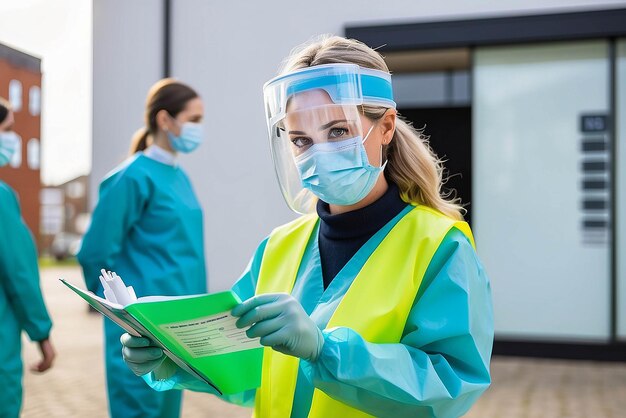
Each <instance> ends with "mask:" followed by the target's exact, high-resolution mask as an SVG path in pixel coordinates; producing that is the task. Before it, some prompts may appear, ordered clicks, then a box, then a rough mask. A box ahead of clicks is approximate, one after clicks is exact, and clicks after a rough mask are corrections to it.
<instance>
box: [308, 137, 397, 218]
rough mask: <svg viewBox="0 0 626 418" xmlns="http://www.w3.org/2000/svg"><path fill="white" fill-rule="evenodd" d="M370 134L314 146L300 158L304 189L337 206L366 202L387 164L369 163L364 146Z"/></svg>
mask: <svg viewBox="0 0 626 418" xmlns="http://www.w3.org/2000/svg"><path fill="white" fill-rule="evenodd" d="M372 128H373V127H372ZM371 131H372V129H371V128H370V132H371ZM370 132H368V134H367V135H366V137H365V139H362V138H361V136H357V137H354V138H351V139H347V140H345V141H338V142H324V143H319V144H314V145H312V146H311V148H309V149H308V150H307V151H306V152H304V153H303V154H301V155H299V156H297V157H296V166H297V168H298V172H299V173H300V179H301V181H302V187H304V188H305V189H308V190H310V191H311V192H313V194H315V195H316V196H317V197H319V198H320V199H322V200H323V201H324V202H326V203H330V204H333V205H340V206H348V205H353V204H355V203H357V202H360V201H361V200H363V198H365V196H367V195H368V194H369V192H370V191H371V190H372V189H373V188H374V185H375V184H376V181H377V180H378V176H379V175H380V173H381V172H382V171H383V170H384V169H385V166H386V165H387V162H386V161H385V164H383V165H382V166H381V167H374V166H372V165H371V164H370V163H369V160H368V159H367V153H366V152H365V147H364V146H363V143H364V142H365V140H366V139H367V136H369V133H370Z"/></svg>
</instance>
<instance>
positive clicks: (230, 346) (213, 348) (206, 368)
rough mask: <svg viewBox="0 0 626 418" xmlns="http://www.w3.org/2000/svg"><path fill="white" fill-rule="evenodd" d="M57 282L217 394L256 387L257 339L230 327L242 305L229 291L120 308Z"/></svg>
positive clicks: (260, 354) (259, 352) (258, 379)
mask: <svg viewBox="0 0 626 418" xmlns="http://www.w3.org/2000/svg"><path fill="white" fill-rule="evenodd" d="M61 282H63V284H65V285H66V286H67V287H69V288H70V289H72V290H73V291H74V292H76V293H77V294H78V295H79V296H80V297H82V298H83V299H84V300H86V301H87V303H89V304H90V305H91V306H93V307H94V308H95V309H96V310H98V311H99V312H100V313H102V314H103V315H105V316H106V317H108V318H110V319H111V320H112V321H114V322H115V323H116V324H118V325H119V326H121V327H122V328H124V330H126V331H127V332H129V333H130V334H132V335H135V336H143V337H147V338H149V339H150V340H152V341H153V342H154V343H155V344H156V345H158V346H159V347H161V348H162V349H163V351H164V353H165V355H167V356H168V357H169V358H171V359H172V360H173V361H174V362H175V363H176V364H177V365H178V366H179V367H181V368H182V369H184V370H185V371H187V372H188V373H190V374H192V375H194V376H195V377H197V378H199V379H201V380H203V381H205V382H206V383H208V384H209V385H211V386H212V387H213V388H215V390H216V391H217V392H218V393H220V394H234V393H239V392H242V391H244V390H247V389H253V388H257V387H259V386H260V384H261V363H262V360H263V347H262V346H261V345H260V343H259V339H258V338H254V339H251V338H248V337H247V336H246V334H245V330H241V329H238V328H236V327H235V325H234V322H235V320H236V318H234V317H233V316H231V315H230V311H231V309H232V308H234V307H235V306H236V305H237V304H239V303H240V302H241V301H240V300H239V297H238V296H237V295H236V294H235V293H234V292H232V291H230V290H229V291H226V292H219V293H213V294H205V295H192V296H148V297H142V298H139V299H137V300H136V301H135V302H133V303H130V304H128V305H126V306H122V305H119V304H116V303H112V302H109V301H108V300H106V299H104V298H101V297H99V296H96V295H94V294H93V293H91V292H88V291H85V290H82V289H80V288H78V287H76V286H74V285H72V284H71V283H68V282H67V281H65V280H64V279H61ZM120 355H121V354H120Z"/></svg>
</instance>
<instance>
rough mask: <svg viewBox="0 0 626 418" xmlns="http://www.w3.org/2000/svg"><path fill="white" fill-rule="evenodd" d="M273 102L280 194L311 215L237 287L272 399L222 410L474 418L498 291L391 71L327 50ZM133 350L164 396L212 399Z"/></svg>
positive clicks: (319, 44)
mask: <svg viewBox="0 0 626 418" xmlns="http://www.w3.org/2000/svg"><path fill="white" fill-rule="evenodd" d="M264 95H265V105H266V114H267V124H268V132H269V136H270V146H271V149H272V153H273V157H274V162H275V168H276V173H277V177H278V180H279V184H280V187H281V190H282V192H283V195H284V197H285V200H286V201H287V203H288V205H289V206H290V207H291V208H292V209H293V210H295V211H296V212H298V213H301V214H303V216H301V217H300V218H298V219H297V220H295V221H293V222H290V223H289V224H287V225H283V226H280V227H278V228H276V229H275V230H274V231H273V232H272V233H271V234H270V236H269V237H268V238H267V239H266V240H264V241H263V242H262V243H261V245H260V246H259V247H258V249H257V251H256V253H255V254H254V256H253V258H252V261H251V263H250V265H249V267H248V269H247V270H246V272H245V273H244V274H243V276H242V277H241V279H240V280H239V281H238V282H237V283H236V284H235V285H234V287H233V290H234V291H235V292H236V293H237V294H238V295H239V296H240V297H241V299H242V300H244V302H243V303H242V304H240V305H239V306H237V307H236V308H235V309H234V310H233V311H232V314H233V315H234V316H236V317H238V318H239V319H238V322H237V326H238V327H240V328H244V327H250V328H249V329H248V330H247V334H248V336H250V337H260V341H261V344H263V345H264V346H266V347H267V348H266V349H265V352H264V358H263V378H262V383H261V386H260V387H259V388H257V389H256V390H250V391H247V392H244V393H240V394H236V395H229V396H224V395H223V396H222V398H223V399H225V400H227V401H230V402H234V403H238V404H242V405H249V406H254V408H255V417H257V418H259V417H263V418H269V417H278V418H283V417H284V418H289V417H291V418H296V417H316V418H318V417H319V418H321V417H344V418H345V417H370V416H376V417H394V418H400V417H458V416H460V415H463V414H464V413H465V412H466V411H467V410H468V409H469V408H470V407H471V406H472V404H473V403H474V402H475V401H476V399H477V398H478V397H479V396H480V395H481V394H482V393H483V392H484V391H485V389H486V388H487V387H488V386H489V383H490V374H489V361H490V356H491V347H492V341H493V316H492V306H491V295H490V285H489V280H488V278H487V276H486V275H485V273H484V271H483V268H482V266H481V264H480V262H479V260H478V258H477V256H476V252H475V250H474V241H473V238H472V233H471V231H470V229H469V226H468V225H467V224H466V223H465V222H463V220H462V214H461V213H462V209H461V207H460V206H459V204H458V202H456V201H454V200H450V199H446V198H445V197H444V196H442V193H441V184H442V166H441V164H440V162H439V160H438V159H437V157H436V156H435V155H434V154H433V152H432V151H431V150H430V148H429V146H428V144H427V142H426V141H425V138H424V137H423V136H422V135H421V133H420V132H419V131H416V130H415V129H414V128H412V127H411V126H410V125H409V124H407V123H406V122H404V121H403V120H402V119H401V118H400V117H399V116H398V114H397V112H396V109H395V107H396V106H395V102H394V101H393V94H392V88H391V76H390V74H389V71H388V69H387V66H386V64H385V62H384V60H383V58H382V57H381V56H380V55H379V54H378V53H377V52H375V51H373V50H372V49H370V48H368V47H367V46H365V45H364V44H362V43H360V42H358V41H355V40H348V39H344V38H340V37H326V38H323V39H321V40H319V41H316V42H314V43H311V44H307V45H305V46H303V47H301V48H300V49H298V50H297V51H296V52H294V53H293V54H292V55H291V56H290V57H289V59H288V60H287V61H286V65H285V67H284V69H283V70H282V72H281V74H280V75H279V76H278V77H276V78H275V79H273V80H271V81H269V82H268V83H266V85H265V87H264ZM122 340H123V343H124V345H125V347H124V349H123V355H124V358H125V359H126V361H127V364H128V365H129V366H130V367H131V368H132V369H133V371H134V372H135V373H136V374H138V375H143V377H144V380H146V382H148V384H150V385H151V386H152V387H153V388H155V389H157V390H164V389H170V388H176V389H183V388H188V389H192V390H197V391H206V392H211V393H214V391H213V390H212V389H211V388H210V387H208V386H207V385H205V384H203V383H202V382H200V381H198V380H196V379H194V378H193V377H192V376H190V375H188V374H186V373H185V372H183V371H182V370H178V369H176V368H174V367H172V366H171V364H170V363H169V361H168V360H164V359H163V355H162V353H161V352H160V351H159V350H158V349H156V350H154V347H150V345H151V343H150V342H149V341H148V340H146V339H143V338H133V337H131V336H129V335H126V336H124V337H123V339H122ZM146 347H147V348H146ZM155 370H156V371H158V374H159V375H160V376H164V375H165V376H168V375H169V379H164V380H163V379H161V380H156V379H155V377H154V376H155ZM167 370H169V372H167Z"/></svg>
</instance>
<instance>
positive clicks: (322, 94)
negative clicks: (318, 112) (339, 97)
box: [287, 89, 333, 113]
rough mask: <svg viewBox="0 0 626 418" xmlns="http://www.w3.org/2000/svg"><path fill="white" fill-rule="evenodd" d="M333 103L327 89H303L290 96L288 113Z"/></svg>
mask: <svg viewBox="0 0 626 418" xmlns="http://www.w3.org/2000/svg"><path fill="white" fill-rule="evenodd" d="M331 104H333V101H332V100H331V99H330V96H329V95H328V93H327V92H326V91H325V90H322V89H316V90H308V91H303V92H302V93H297V94H294V95H293V96H291V97H290V98H289V100H288V101H287V113H289V112H297V111H300V110H304V109H308V108H311V107H318V106H324V105H331Z"/></svg>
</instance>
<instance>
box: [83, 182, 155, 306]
mask: <svg viewBox="0 0 626 418" xmlns="http://www.w3.org/2000/svg"><path fill="white" fill-rule="evenodd" d="M149 193H150V190H148V186H147V184H142V182H141V181H139V180H138V179H136V178H134V177H133V176H130V175H127V173H117V174H115V175H113V176H111V177H109V178H107V179H105V180H104V181H103V182H102V184H101V185H100V193H99V196H98V204H97V205H96V208H95V209H94V211H93V215H92V218H91V224H90V225H89V229H88V230H87V233H86V234H85V236H84V237H83V240H82V243H81V248H80V251H79V252H78V254H77V258H78V261H79V263H80V265H81V266H82V268H83V275H84V277H85V284H86V285H87V288H88V289H89V290H90V291H92V292H94V293H98V294H102V292H101V291H100V287H101V285H100V281H99V280H98V276H99V275H100V269H103V268H104V269H111V268H112V263H113V259H114V257H115V256H116V255H117V254H118V253H119V252H120V251H121V250H122V246H123V243H124V239H125V237H126V236H127V234H128V231H129V230H130V229H131V228H132V226H133V224H134V223H135V222H137V221H138V220H139V219H140V217H141V214H142V212H143V210H144V206H145V204H146V202H147V200H148V196H149Z"/></svg>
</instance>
